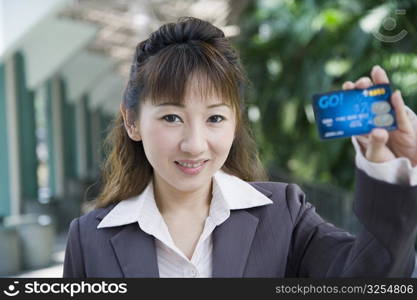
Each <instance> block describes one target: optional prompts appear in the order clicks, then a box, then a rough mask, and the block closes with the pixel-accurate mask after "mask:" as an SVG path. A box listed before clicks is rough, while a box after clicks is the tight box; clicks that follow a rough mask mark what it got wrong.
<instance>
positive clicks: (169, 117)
mask: <svg viewBox="0 0 417 300" xmlns="http://www.w3.org/2000/svg"><path fill="white" fill-rule="evenodd" d="M161 119H163V120H165V121H167V122H168V123H175V120H176V119H179V120H181V118H180V117H179V116H177V115H166V116H163V117H162V118H161Z"/></svg>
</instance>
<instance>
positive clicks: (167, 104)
mask: <svg viewBox="0 0 417 300" xmlns="http://www.w3.org/2000/svg"><path fill="white" fill-rule="evenodd" d="M157 106H177V107H182V108H185V105H184V104H178V103H172V102H165V103H161V104H158V105H157ZM218 106H227V107H230V105H229V104H227V103H218V104H212V105H208V106H207V108H213V107H218Z"/></svg>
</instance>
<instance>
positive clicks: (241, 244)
mask: <svg viewBox="0 0 417 300" xmlns="http://www.w3.org/2000/svg"><path fill="white" fill-rule="evenodd" d="M257 226H258V218H256V217H255V216H253V215H251V214H250V213H248V212H247V211H245V210H235V211H233V210H232V211H230V217H229V218H228V219H227V220H226V221H225V222H224V223H222V224H220V225H219V226H217V227H216V228H215V229H214V231H213V272H212V276H213V277H242V276H243V271H244V268H245V265H246V261H247V258H248V255H249V251H250V249H251V245H252V240H253V238H254V236H255V232H256V227H257Z"/></svg>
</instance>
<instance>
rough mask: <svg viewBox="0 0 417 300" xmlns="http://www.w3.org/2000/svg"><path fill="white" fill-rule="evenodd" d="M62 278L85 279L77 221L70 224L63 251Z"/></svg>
mask: <svg viewBox="0 0 417 300" xmlns="http://www.w3.org/2000/svg"><path fill="white" fill-rule="evenodd" d="M63 277H64V278H65V277H70V278H74V277H78V278H80V277H86V275H85V268H84V258H83V253H82V250H81V240H80V224H79V219H78V218H77V219H74V220H73V221H72V222H71V224H70V229H69V233H68V240H67V246H66V250H65V260H64V273H63Z"/></svg>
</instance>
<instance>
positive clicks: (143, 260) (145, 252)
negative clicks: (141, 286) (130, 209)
mask: <svg viewBox="0 0 417 300" xmlns="http://www.w3.org/2000/svg"><path fill="white" fill-rule="evenodd" d="M110 241H111V243H112V245H113V250H114V252H115V254H116V257H117V259H118V261H119V263H120V267H121V268H122V272H123V275H124V277H148V278H149V277H159V270H158V262H157V258H156V248H155V240H154V237H153V236H151V235H149V234H147V233H145V232H144V231H142V230H141V229H140V228H139V225H138V224H137V223H132V224H129V225H126V226H123V227H122V229H121V230H120V232H119V233H117V234H116V235H115V236H113V237H112V238H111V239H110Z"/></svg>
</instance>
